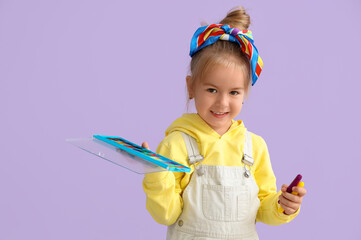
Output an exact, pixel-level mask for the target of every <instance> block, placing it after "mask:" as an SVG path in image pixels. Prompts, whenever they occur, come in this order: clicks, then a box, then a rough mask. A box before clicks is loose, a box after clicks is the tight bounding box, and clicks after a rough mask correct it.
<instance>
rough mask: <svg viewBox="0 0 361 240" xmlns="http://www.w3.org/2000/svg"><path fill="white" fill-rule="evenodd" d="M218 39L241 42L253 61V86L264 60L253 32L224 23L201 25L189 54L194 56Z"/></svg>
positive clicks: (243, 50) (243, 49) (195, 34)
mask: <svg viewBox="0 0 361 240" xmlns="http://www.w3.org/2000/svg"><path fill="white" fill-rule="evenodd" d="M218 40H225V41H230V42H235V43H238V44H239V46H240V47H241V50H242V52H243V53H245V54H246V55H247V57H248V59H249V61H250V63H251V70H252V86H253V85H254V84H255V83H256V81H257V79H258V77H259V75H260V74H261V71H262V68H263V61H262V59H261V57H260V56H259V55H258V50H257V48H256V46H255V45H254V43H253V42H254V41H253V36H252V32H251V31H249V30H239V29H237V28H232V27H231V26H229V25H223V24H211V25H207V26H203V27H200V28H198V29H197V31H196V32H195V33H194V35H193V37H192V40H191V50H190V53H189V55H190V56H191V57H193V55H194V54H195V53H196V52H198V51H199V50H201V49H202V48H204V47H207V46H209V45H211V44H213V43H215V42H217V41H218Z"/></svg>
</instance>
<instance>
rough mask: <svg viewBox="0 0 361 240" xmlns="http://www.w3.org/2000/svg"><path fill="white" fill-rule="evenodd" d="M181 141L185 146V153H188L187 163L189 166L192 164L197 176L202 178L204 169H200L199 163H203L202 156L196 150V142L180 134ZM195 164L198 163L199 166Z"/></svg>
mask: <svg viewBox="0 0 361 240" xmlns="http://www.w3.org/2000/svg"><path fill="white" fill-rule="evenodd" d="M181 133H182V136H183V139H184V143H185V145H186V148H187V152H188V161H189V164H190V165H192V164H194V166H195V169H196V170H197V174H198V175H199V176H202V175H203V174H204V169H203V167H202V164H201V161H203V159H204V158H203V156H202V155H201V154H200V153H199V149H198V144H197V141H196V140H195V139H194V138H193V137H191V136H189V135H188V134H186V133H184V132H181ZM197 162H199V165H197V166H196V165H195V164H196V163H197Z"/></svg>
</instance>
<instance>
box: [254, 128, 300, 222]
mask: <svg viewBox="0 0 361 240" xmlns="http://www.w3.org/2000/svg"><path fill="white" fill-rule="evenodd" d="M252 142H253V143H254V146H255V147H254V149H253V154H254V157H255V163H256V164H257V165H256V166H255V168H256V169H255V173H254V176H255V179H256V183H257V185H258V187H259V193H258V198H259V200H260V207H259V209H258V212H257V218H256V221H257V222H263V223H265V224H269V225H280V224H283V223H287V222H290V221H291V220H292V219H294V218H295V217H296V216H297V215H298V213H299V211H300V209H298V210H297V211H296V212H295V213H294V214H291V215H285V214H283V213H279V212H278V209H279V208H280V205H279V204H278V196H279V195H280V194H281V191H278V192H277V186H276V177H275V175H274V173H273V170H272V166H271V161H270V157H269V153H268V148H267V145H266V142H265V141H264V140H263V138H262V137H260V136H257V135H254V134H253V136H252Z"/></svg>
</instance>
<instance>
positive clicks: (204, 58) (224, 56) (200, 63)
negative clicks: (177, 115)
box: [188, 6, 251, 99]
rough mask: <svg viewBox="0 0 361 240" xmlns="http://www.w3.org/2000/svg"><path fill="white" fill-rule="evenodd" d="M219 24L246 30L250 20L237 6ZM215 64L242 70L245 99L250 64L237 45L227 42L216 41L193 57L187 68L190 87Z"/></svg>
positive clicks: (248, 84)
mask: <svg viewBox="0 0 361 240" xmlns="http://www.w3.org/2000/svg"><path fill="white" fill-rule="evenodd" d="M219 23H221V24H228V25H230V26H231V27H234V28H238V29H239V30H247V29H248V27H249V25H250V23H251V20H250V17H249V15H248V14H247V13H246V11H245V9H244V8H243V7H241V6H239V7H235V8H233V9H231V10H230V11H229V12H228V14H227V16H226V17H225V18H224V19H223V20H222V21H220V22H219ZM217 64H222V65H224V66H226V67H239V68H240V69H242V70H243V72H244V77H245V79H247V81H246V83H245V85H246V86H244V87H245V90H246V96H245V97H247V96H248V93H249V89H250V86H251V64H250V61H249V59H248V57H247V56H246V54H244V53H243V52H242V51H241V47H240V46H239V45H238V44H237V43H234V42H229V41H217V42H215V43H213V44H212V45H209V46H207V47H205V48H203V49H202V50H200V51H198V52H197V53H195V54H194V55H193V57H192V60H191V62H190V67H189V68H190V75H191V77H192V82H191V86H193V85H194V83H195V81H198V80H199V79H202V78H203V76H204V75H205V73H206V72H207V71H208V70H209V69H211V68H212V67H213V66H215V65H217ZM188 99H189V92H188Z"/></svg>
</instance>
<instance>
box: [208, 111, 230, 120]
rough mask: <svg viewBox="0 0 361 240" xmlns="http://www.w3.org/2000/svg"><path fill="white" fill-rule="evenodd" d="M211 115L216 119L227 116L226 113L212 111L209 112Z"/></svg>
mask: <svg viewBox="0 0 361 240" xmlns="http://www.w3.org/2000/svg"><path fill="white" fill-rule="evenodd" d="M211 113H212V115H213V116H215V117H217V118H222V117H225V116H226V115H227V114H228V112H213V111H211Z"/></svg>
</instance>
